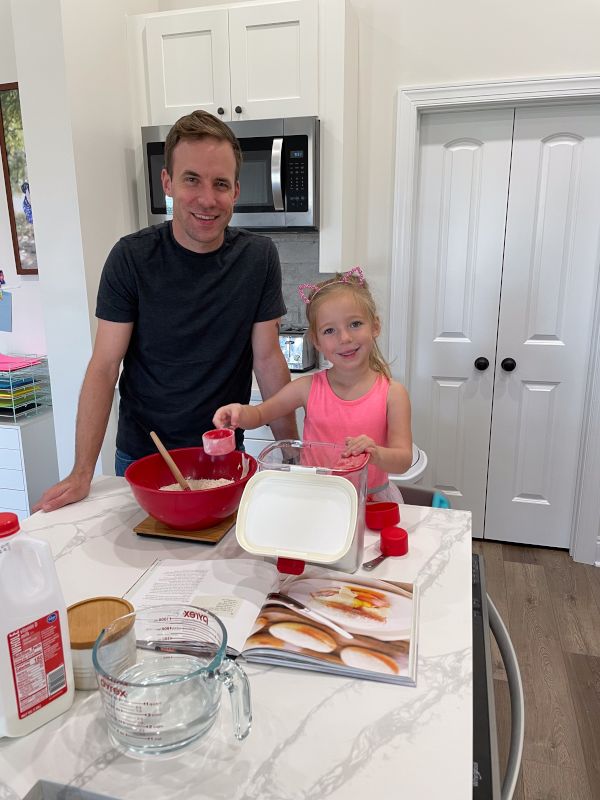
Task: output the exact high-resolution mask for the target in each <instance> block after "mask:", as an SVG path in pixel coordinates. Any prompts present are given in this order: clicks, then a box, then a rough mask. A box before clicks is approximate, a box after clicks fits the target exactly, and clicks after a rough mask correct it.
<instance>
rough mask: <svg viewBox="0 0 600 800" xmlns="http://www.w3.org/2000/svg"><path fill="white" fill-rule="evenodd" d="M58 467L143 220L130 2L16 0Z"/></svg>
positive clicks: (63, 463) (70, 450) (67, 462)
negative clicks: (130, 242) (116, 272)
mask: <svg viewBox="0 0 600 800" xmlns="http://www.w3.org/2000/svg"><path fill="white" fill-rule="evenodd" d="M12 17H13V29H14V43H15V54H16V62H17V74H18V81H19V90H20V96H21V105H22V112H23V127H24V132H25V145H26V149H27V156H28V162H29V176H30V183H31V187H32V197H35V214H36V218H35V231H36V241H37V250H38V261H39V270H40V286H41V288H42V292H43V308H44V323H45V332H46V340H47V351H48V360H49V365H50V377H51V382H52V394H53V402H54V418H55V427H56V439H57V450H58V461H59V471H60V474H61V476H64V475H65V474H67V473H68V472H69V471H70V469H71V466H72V463H73V454H74V434H75V416H76V407H77V398H78V395H79V389H80V386H81V381H82V378H83V374H84V371H85V367H86V364H87V362H88V360H89V357H90V355H91V350H92V340H93V332H94V327H95V325H94V308H95V298H96V291H97V287H98V281H99V276H100V272H101V269H102V265H103V263H104V260H105V258H106V255H107V253H108V251H109V249H110V248H111V247H112V245H113V244H114V242H115V241H116V240H117V239H118V238H119V237H120V236H121V235H123V234H124V233H127V232H129V231H131V230H134V229H135V228H136V227H137V225H136V224H135V220H136V218H137V211H136V209H135V207H134V201H133V198H134V196H135V195H134V192H133V191H132V186H131V184H132V183H133V176H132V172H131V159H130V158H129V156H130V153H131V152H132V149H133V141H132V140H133V136H132V130H131V124H130V118H129V102H128V90H127V74H128V70H127V42H126V19H125V7H124V3H123V2H122V1H121V0H102V2H97V3H94V4H93V5H92V4H91V3H81V2H79V0H12Z"/></svg>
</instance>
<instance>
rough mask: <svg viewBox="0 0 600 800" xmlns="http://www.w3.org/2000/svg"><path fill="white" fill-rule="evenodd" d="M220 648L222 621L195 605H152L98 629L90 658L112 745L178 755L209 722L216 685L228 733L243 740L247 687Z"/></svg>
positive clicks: (248, 716) (130, 751)
mask: <svg viewBox="0 0 600 800" xmlns="http://www.w3.org/2000/svg"><path fill="white" fill-rule="evenodd" d="M226 647H227V632H226V630H225V627H224V626H223V623H222V622H221V620H220V619H219V618H218V617H216V616H215V615H214V614H211V612H210V611H206V610H205V609H203V608H198V607H197V606H188V605H161V606H153V607H150V608H145V609H141V610H139V611H135V612H133V613H131V614H127V615H126V616H124V617H120V618H119V619H117V620H115V621H114V622H113V623H111V624H110V625H108V626H107V627H106V628H104V629H103V630H102V632H101V633H100V635H99V636H98V638H97V639H96V643H95V644H94V650H93V654H92V660H93V663H94V669H95V670H96V676H97V680H98V686H99V689H100V696H101V699H102V705H103V708H104V714H105V716H106V721H107V723H108V731H109V736H110V739H111V741H112V743H113V744H114V745H115V747H117V748H118V749H119V750H121V752H123V753H125V754H127V755H131V756H134V757H136V758H146V757H152V756H154V757H156V756H165V755H176V754H177V751H179V750H181V749H182V748H185V747H186V746H187V745H189V744H191V742H193V741H195V740H196V739H198V738H199V737H200V736H202V734H204V733H206V732H207V731H208V730H209V728H210V727H211V726H212V724H213V723H214V722H215V720H216V717H217V713H218V711H219V705H220V700H221V685H222V684H225V686H226V687H227V689H228V690H229V694H230V698H231V710H232V716H233V733H234V735H235V737H236V738H237V739H244V738H245V737H246V736H247V735H248V733H249V732H250V725H251V722H252V711H251V706H250V686H249V684H248V678H247V677H246V674H245V672H244V671H243V670H242V668H241V667H239V666H238V665H237V664H236V663H235V662H233V661H231V660H230V659H228V658H226V657H225V651H226Z"/></svg>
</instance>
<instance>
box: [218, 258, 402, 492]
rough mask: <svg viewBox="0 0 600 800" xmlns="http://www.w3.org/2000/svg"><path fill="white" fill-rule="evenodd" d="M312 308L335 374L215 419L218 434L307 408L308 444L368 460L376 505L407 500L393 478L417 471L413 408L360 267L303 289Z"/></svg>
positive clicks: (320, 345) (226, 410) (226, 409)
mask: <svg viewBox="0 0 600 800" xmlns="http://www.w3.org/2000/svg"><path fill="white" fill-rule="evenodd" d="M298 292H299V294H300V297H301V298H302V300H303V301H304V302H305V303H306V317H307V319H308V332H309V336H310V338H311V340H312V342H313V343H314V345H315V347H316V349H317V350H318V351H319V352H321V353H322V354H323V356H324V357H325V358H326V359H327V360H328V361H330V362H331V364H332V366H331V367H330V368H329V369H327V370H323V371H321V372H317V373H315V374H314V375H307V376H304V377H302V378H297V379H296V380H294V381H291V382H290V383H288V384H287V385H286V386H284V387H283V389H281V391H279V392H277V394H275V395H273V397H271V398H269V399H268V400H266V401H265V402H264V403H261V404H260V405H256V406H243V405H240V404H239V403H232V404H230V405H227V406H222V407H221V408H219V409H218V410H217V412H216V413H215V415H214V417H213V423H214V425H215V427H217V428H225V427H231V428H238V427H241V428H245V429H252V428H259V427H260V426H261V425H266V424H267V423H269V422H271V420H274V419H277V418H278V417H282V416H284V415H286V414H289V413H290V412H291V411H293V410H295V409H297V408H300V407H304V409H305V411H306V418H305V420H304V434H303V439H304V440H305V441H309V442H333V443H337V444H344V445H345V451H344V454H343V455H344V456H347V457H348V456H355V455H358V454H360V453H368V454H369V456H370V459H369V468H368V471H369V476H368V487H369V489H368V491H369V497H370V499H376V500H383V499H386V500H388V499H389V500H396V501H397V502H401V499H402V496H401V494H400V492H399V491H398V489H397V487H396V486H394V485H393V484H391V483H389V481H388V473H390V472H392V473H402V472H406V470H407V469H408V468H409V467H410V465H411V463H412V435H411V428H410V401H409V398H408V393H407V391H406V389H405V388H404V386H402V384H400V383H397V382H396V381H393V380H392V378H391V374H390V369H389V366H388V365H387V363H386V362H385V360H384V358H383V356H382V355H381V352H380V350H379V347H378V346H377V337H378V336H379V333H380V331H381V323H380V321H379V317H378V315H377V309H376V307H375V302H374V300H373V297H372V295H371V292H370V291H369V287H368V286H367V283H366V281H365V278H364V275H363V272H362V270H361V268H360V267H354V269H351V270H349V272H345V273H338V274H337V275H336V277H335V278H332V279H330V280H326V281H322V282H321V283H318V284H302V285H301V286H299V287H298Z"/></svg>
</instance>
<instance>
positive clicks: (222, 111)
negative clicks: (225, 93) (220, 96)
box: [217, 106, 225, 114]
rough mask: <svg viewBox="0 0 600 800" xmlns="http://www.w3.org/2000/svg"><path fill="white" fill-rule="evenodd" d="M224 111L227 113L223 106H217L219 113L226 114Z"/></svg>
mask: <svg viewBox="0 0 600 800" xmlns="http://www.w3.org/2000/svg"><path fill="white" fill-rule="evenodd" d="M224 113H225V109H224V108H223V106H219V107H218V108H217V114H224Z"/></svg>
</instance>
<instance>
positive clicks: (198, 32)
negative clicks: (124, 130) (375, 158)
mask: <svg viewBox="0 0 600 800" xmlns="http://www.w3.org/2000/svg"><path fill="white" fill-rule="evenodd" d="M317 26H318V22H317V5H316V0H286V2H280V3H277V2H276V3H264V4H262V3H258V4H254V5H242V6H231V7H225V6H224V7H222V8H218V9H215V8H214V7H213V8H210V9H194V10H190V11H185V12H183V11H182V12H177V13H164V14H158V15H155V16H149V17H148V18H147V20H146V25H145V31H144V34H145V61H146V73H147V91H148V104H149V108H148V119H149V123H150V124H152V125H163V124H171V123H173V122H175V121H176V120H177V119H178V118H179V117H181V116H182V115H184V114H188V113H189V112H191V111H194V110H195V109H198V108H202V109H205V110H206V111H210V112H211V113H212V114H215V115H217V116H220V118H221V119H223V120H227V121H229V120H241V119H268V118H272V117H294V116H311V115H315V116H316V115H317V114H318V27H317Z"/></svg>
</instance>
